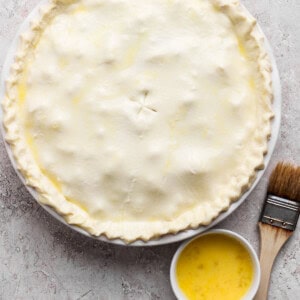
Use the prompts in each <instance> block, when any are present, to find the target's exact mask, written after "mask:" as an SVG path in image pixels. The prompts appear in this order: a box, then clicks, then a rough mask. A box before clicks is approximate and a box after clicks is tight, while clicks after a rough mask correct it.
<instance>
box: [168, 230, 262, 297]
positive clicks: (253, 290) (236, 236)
mask: <svg viewBox="0 0 300 300" xmlns="http://www.w3.org/2000/svg"><path fill="white" fill-rule="evenodd" d="M210 234H222V235H226V236H229V237H231V238H234V239H236V240H237V241H239V242H240V243H241V244H242V245H243V246H244V248H245V249H246V250H247V251H248V253H249V255H250V257H251V260H252V264H253V268H254V277H253V280H252V284H251V286H250V288H249V290H248V292H247V294H246V295H245V296H244V297H243V298H242V300H252V299H253V298H254V296H255V294H256V292H257V290H258V286H259V283H260V265H259V260H258V257H257V254H256V252H255V250H254V249H253V247H252V246H251V245H250V243H249V242H248V241H247V240H246V239H245V238H243V237H242V236H241V235H239V234H237V233H235V232H233V231H229V230H225V229H215V230H210V231H207V232H205V233H203V234H200V235H198V236H196V237H194V238H192V239H190V240H188V241H187V242H185V243H183V244H182V245H181V246H180V247H179V248H178V249H177V251H176V253H175V254H174V257H173V259H172V263H171V270H170V278H171V286H172V289H173V292H174V294H175V296H176V297H177V299H179V300H186V297H185V296H184V295H183V293H182V291H181V289H180V288H179V286H178V282H177V278H176V267H177V262H178V258H179V256H180V254H181V253H182V251H183V250H184V249H185V248H186V246H187V245H189V244H190V243H191V242H192V241H194V240H196V239H198V238H201V237H203V236H205V235H210Z"/></svg>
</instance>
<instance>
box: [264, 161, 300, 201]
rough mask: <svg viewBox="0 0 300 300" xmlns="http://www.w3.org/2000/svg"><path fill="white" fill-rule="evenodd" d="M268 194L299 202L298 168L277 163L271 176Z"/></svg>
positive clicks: (299, 169) (299, 168) (299, 180)
mask: <svg viewBox="0 0 300 300" xmlns="http://www.w3.org/2000/svg"><path fill="white" fill-rule="evenodd" d="M268 193H269V194H272V195H274V196H278V197H282V198H285V199H289V200H294V201H299V202H300V167H296V166H294V165H292V164H289V163H283V162H280V163H278V164H277V166H276V167H275V169H274V170H273V172H272V174H271V177H270V181H269V186H268Z"/></svg>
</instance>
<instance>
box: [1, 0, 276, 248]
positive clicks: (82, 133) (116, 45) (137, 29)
mask: <svg viewBox="0 0 300 300" xmlns="http://www.w3.org/2000/svg"><path fill="white" fill-rule="evenodd" d="M255 24H256V22H255V20H254V19H253V18H250V17H249V16H247V15H245V13H244V12H243V10H242V9H241V8H240V5H239V3H238V2H237V1H213V0H210V1H209V0H202V1H196V0H189V1H167V0H165V1H150V0H149V1H146V0H145V1H137V0H136V1H128V0H127V1H125V0H123V1H122V0H115V1H108V0H102V1H101V0H78V1H72V0H71V1H63V0H60V1H58V0H57V1H52V2H51V4H50V5H47V6H46V7H44V9H43V10H42V11H41V13H40V18H39V19H37V20H36V21H35V23H34V24H32V26H31V30H29V31H28V32H27V33H25V34H24V35H22V44H21V46H20V47H19V51H18V54H17V56H16V59H15V63H14V65H13V67H12V70H11V73H10V76H9V78H8V80H7V88H6V95H5V99H4V102H3V111H4V127H5V130H6V140H7V141H8V143H9V144H10V146H11V149H12V151H13V153H14V157H15V160H16V162H17V165H18V168H19V170H20V171H21V173H22V175H23V176H24V178H25V179H26V183H27V184H28V185H29V186H32V187H34V188H35V190H36V191H37V192H38V195H39V201H40V202H41V203H43V204H46V205H49V206H51V207H53V208H54V209H55V210H56V211H57V212H58V213H59V214H60V215H62V216H63V217H64V218H65V219H66V221H67V222H68V223H69V224H74V225H77V226H79V227H81V228H83V229H84V230H86V231H87V232H89V233H91V234H92V235H94V236H99V235H105V236H107V237H108V238H109V239H114V238H121V239H123V240H124V241H125V242H132V241H135V240H137V239H143V240H149V239H151V238H154V237H157V236H162V235H164V234H166V233H176V232H178V231H181V230H184V229H187V228H196V227H198V226H199V225H201V224H209V223H210V222H211V221H212V220H213V219H214V218H215V217H217V216H218V215H219V214H220V213H221V212H222V211H224V210H226V209H228V207H229V205H230V204H231V203H232V202H233V201H235V200H237V199H238V198H239V197H240V196H241V194H242V193H243V192H244V191H245V190H246V189H248V188H249V186H250V185H251V183H252V181H253V179H254V178H255V174H256V170H257V169H258V168H261V167H263V157H264V154H265V153H266V151H267V140H268V137H269V135H270V120H271V118H272V116H273V113H272V110H271V102H272V88H271V75H270V72H271V66H270V62H269V59H268V57H267V54H266V51H265V49H264V46H263V41H262V36H261V35H260V34H259V33H258V32H257V31H255V27H256V25H255Z"/></svg>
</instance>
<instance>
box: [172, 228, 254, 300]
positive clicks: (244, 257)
mask: <svg viewBox="0 0 300 300" xmlns="http://www.w3.org/2000/svg"><path fill="white" fill-rule="evenodd" d="M253 274H254V270H253V263H252V260H251V257H250V255H249V253H248V252H247V250H246V249H245V248H244V246H243V245H242V244H240V243H239V242H238V241H237V240H235V239H234V238H231V237H228V236H224V235H223V234H210V235H206V236H203V237H200V238H198V239H196V240H194V241H193V242H191V243H190V244H189V245H188V246H187V247H186V248H185V249H184V250H183V252H182V253H181V255H180V256H179V259H178V263H177V270H176V275H177V280H178V283H179V287H180V288H181V290H182V292H183V294H184V295H185V296H186V297H187V299H189V300H207V299H209V300H240V299H241V298H242V297H243V296H244V295H245V294H246V293H247V291H248V289H249V288H250V285H251V283H252V280H253Z"/></svg>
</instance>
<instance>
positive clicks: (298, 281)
mask: <svg viewBox="0 0 300 300" xmlns="http://www.w3.org/2000/svg"><path fill="white" fill-rule="evenodd" d="M38 2H39V1H38V0H0V71H1V69H2V65H3V61H4V59H5V55H6V52H7V49H8V46H9V45H10V43H11V41H12V39H13V37H14V35H15V34H16V32H17V29H18V26H19V25H20V23H21V22H22V21H23V20H24V19H25V18H26V16H27V15H28V13H29V12H30V11H31V10H32V9H33V7H34V6H35V5H36V4H37V3H38ZM243 3H244V4H245V5H246V7H247V8H248V9H249V10H250V12H252V14H253V15H254V16H255V17H256V18H257V19H258V21H259V23H260V25H261V26H262V28H263V30H264V32H265V33H266V35H267V37H268V39H269V40H270V43H271V45H272V47H273V50H274V52H275V56H276V59H277V63H278V67H279V71H280V76H281V81H282V88H283V107H282V112H283V115H282V127H281V131H280V137H279V142H278V143H277V147H276V149H275V152H274V155H273V157H272V160H271V163H270V165H269V168H268V170H267V172H266V175H265V176H264V178H263V179H262V180H261V181H260V183H259V184H258V186H257V188H256V189H255V190H254V191H253V192H252V194H251V195H250V197H249V198H248V199H247V200H246V201H245V202H244V204H243V205H242V206H241V207H240V208H239V209H238V210H237V211H235V212H234V213H233V214H232V215H231V216H230V217H228V218H227V219H226V220H225V221H224V222H222V223H221V224H220V225H219V226H218V227H220V228H228V229H231V230H234V231H236V232H238V233H240V234H242V235H243V236H244V237H246V238H247V239H248V240H249V241H250V242H251V243H252V245H254V247H255V248H256V249H258V243H259V236H258V232H257V226H256V223H257V220H258V217H259V212H260V210H261V206H262V202H263V198H264V193H265V190H266V187H267V178H268V175H269V174H270V171H271V169H272V168H273V167H274V165H275V164H276V162H277V161H279V160H287V161H291V162H294V163H297V164H300V84H299V80H300V21H299V20H300V1H299V0H244V1H243ZM0 170H1V171H0V299H4V300H6V299H7V300H10V299H105V300H106V299H107V300H109V299H175V297H174V295H173V294H172V291H171V288H170V282H169V266H170V261H171V258H172V255H173V253H174V252H175V250H176V249H177V247H178V245H179V244H173V245H168V246H160V247H153V248H125V247H121V246H112V245H109V244H105V243H102V242H98V241H93V240H91V239H88V238H86V237H83V236H81V235H79V234H78V233H75V232H73V231H71V230H70V229H68V228H67V227H66V226H64V225H62V224H60V223H59V222H58V221H56V220H55V219H53V218H52V217H51V216H49V215H48V214H47V213H46V212H45V211H44V210H43V209H42V208H40V206H39V205H37V204H36V202H35V201H34V200H33V199H32V197H31V196H30V195H29V193H28V192H27V190H26V189H25V187H24V186H23V185H22V183H21V182H20V180H19V179H18V177H17V175H16V174H15V172H14V170H13V168H12V167H11V164H10V162H9V160H8V157H7V155H6V153H5V149H4V145H3V142H2V139H1V140H0ZM299 242H300V228H299V226H298V229H297V231H296V232H295V233H294V235H293V237H292V238H291V240H290V241H289V242H288V244H287V245H286V246H285V247H284V248H283V249H282V251H281V253H280V255H279V257H278V259H277V261H276V263H275V266H274V269H273V273H272V280H271V287H270V299H274V300H275V299H277V300H296V299H300V247H299V244H300V243H299Z"/></svg>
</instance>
